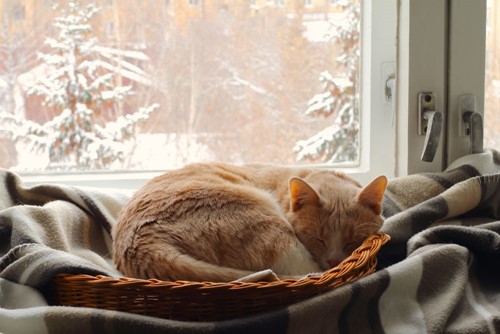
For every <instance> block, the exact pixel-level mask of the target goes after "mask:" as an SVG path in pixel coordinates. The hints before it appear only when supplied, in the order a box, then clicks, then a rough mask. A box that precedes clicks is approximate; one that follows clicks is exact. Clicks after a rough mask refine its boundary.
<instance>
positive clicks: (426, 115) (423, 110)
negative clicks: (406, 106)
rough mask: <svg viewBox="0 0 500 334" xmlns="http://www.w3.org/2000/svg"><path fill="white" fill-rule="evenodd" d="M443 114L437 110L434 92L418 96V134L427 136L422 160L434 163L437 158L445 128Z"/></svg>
mask: <svg viewBox="0 0 500 334" xmlns="http://www.w3.org/2000/svg"><path fill="white" fill-rule="evenodd" d="M443 118H444V117H443V112H442V111H437V110H436V98H435V96H434V94H433V93H432V92H422V93H419V94H418V134H419V135H421V136H424V135H425V141H424V150H423V151H422V156H421V157H420V159H421V160H422V161H426V162H432V161H433V160H434V157H435V156H436V152H437V148H438V146H439V140H440V138H441V132H442V128H443Z"/></svg>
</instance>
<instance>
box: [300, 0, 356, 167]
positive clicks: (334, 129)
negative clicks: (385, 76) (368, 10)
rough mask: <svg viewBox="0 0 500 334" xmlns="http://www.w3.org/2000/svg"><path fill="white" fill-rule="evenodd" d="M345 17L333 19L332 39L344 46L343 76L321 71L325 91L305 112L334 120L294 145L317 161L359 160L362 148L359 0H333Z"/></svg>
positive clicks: (341, 58) (304, 157) (340, 60)
mask: <svg viewBox="0 0 500 334" xmlns="http://www.w3.org/2000/svg"><path fill="white" fill-rule="evenodd" d="M332 5H334V6H337V7H340V8H341V9H342V10H343V12H344V13H345V20H344V21H342V22H340V23H339V22H333V23H332V34H331V35H330V40H332V41H333V42H335V43H337V44H338V45H339V47H340V56H339V57H338V58H337V62H338V65H339V68H340V69H341V70H342V73H341V75H340V76H333V75H332V74H330V73H329V72H328V71H324V72H322V73H321V75H320V78H319V79H320V81H321V83H322V92H321V93H319V94H316V95H315V96H314V97H313V98H312V99H311V100H310V101H309V103H308V108H307V110H306V112H305V114H306V115H307V116H311V117H321V116H324V117H329V118H333V119H334V122H333V124H332V125H330V126H329V127H327V128H325V129H323V130H322V131H320V132H319V133H317V134H315V135H314V136H312V137H310V138H308V139H305V140H300V141H298V142H297V143H296V145H295V147H294V149H293V150H294V152H295V153H296V154H297V159H298V160H308V161H313V162H329V163H331V162H337V163H338V162H351V161H357V159H358V154H359V153H358V152H359V106H358V89H357V87H358V84H357V83H358V74H359V56H360V48H359V41H360V38H359V37H360V34H359V23H360V3H359V0H333V1H332Z"/></svg>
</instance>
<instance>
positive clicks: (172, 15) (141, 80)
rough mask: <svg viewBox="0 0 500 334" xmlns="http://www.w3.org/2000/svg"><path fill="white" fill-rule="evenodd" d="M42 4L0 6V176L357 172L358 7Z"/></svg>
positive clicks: (342, 3) (174, 1)
mask: <svg viewBox="0 0 500 334" xmlns="http://www.w3.org/2000/svg"><path fill="white" fill-rule="evenodd" d="M56 3H57V2H56ZM52 4H53V2H49V1H29V0H9V1H4V2H1V3H0V15H1V20H0V21H1V22H2V24H1V26H0V167H4V168H13V169H15V170H19V171H33V170H34V171H46V170H51V171H81V170H89V169H126V170H138V169H140V170H143V169H148V170H151V169H166V168H174V167H179V166H181V165H183V164H185V163H188V162H193V161H202V160H220V161H227V162H234V163H242V162H254V161H259V162H272V163H280V164H297V163H308V164H309V163H348V164H351V165H353V166H355V165H356V164H358V162H359V161H358V160H359V131H360V129H359V108H358V106H359V99H358V91H359V89H358V82H359V80H358V74H359V71H358V70H359V55H360V50H359V18H360V5H359V0H351V1H346V0H332V1H303V0H289V1H275V2H274V1H267V0H255V1H246V0H240V1H216V0H212V1H210V0H198V1H185V0H170V1H160V0H158V1H132V0H129V1H124V0H120V1H117V0H113V1H111V0H102V1H93V2H91V1H84V0H81V1H79V2H78V3H72V2H69V1H62V0H61V1H59V3H58V5H57V6H55V7H53V5H52ZM20 8H22V10H19V9H20ZM19 13H21V14H19Z"/></svg>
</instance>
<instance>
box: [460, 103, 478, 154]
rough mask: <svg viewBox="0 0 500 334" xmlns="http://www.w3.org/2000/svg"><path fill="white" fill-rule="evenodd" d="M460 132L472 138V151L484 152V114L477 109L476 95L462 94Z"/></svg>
mask: <svg viewBox="0 0 500 334" xmlns="http://www.w3.org/2000/svg"><path fill="white" fill-rule="evenodd" d="M459 106H460V114H461V115H462V117H461V119H460V134H461V135H463V136H468V137H469V138H470V151H469V152H470V153H471V154H473V153H483V115H481V113H480V112H478V111H476V97H475V96H474V95H461V96H460V101H459Z"/></svg>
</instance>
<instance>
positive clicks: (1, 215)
mask: <svg viewBox="0 0 500 334" xmlns="http://www.w3.org/2000/svg"><path fill="white" fill-rule="evenodd" d="M130 195H131V193H130V192H126V191H118V190H109V189H91V188H83V187H71V186H63V185H49V184H42V185H38V186H35V187H31V188H29V187H25V186H24V185H23V182H22V179H21V178H20V177H19V176H18V175H16V174H15V173H12V172H10V171H6V170H0V333H27V332H29V333H67V332H70V331H78V332H79V333H96V332H108V333H133V332H137V330H139V329H140V330H141V331H147V332H148V333H160V332H161V333H169V332H171V333H226V332H243V333H244V332H255V331H258V332H261V333H267V332H269V333H279V332H289V333H304V332H308V333H325V332H330V333H337V332H338V333H422V332H429V333H442V332H449V333H491V332H495V331H500V284H499V283H498V282H500V262H499V260H498V259H500V154H499V153H498V152H497V151H495V150H488V151H486V152H485V153H482V154H477V155H470V156H467V157H463V158H461V159H459V160H457V161H455V162H454V163H453V164H451V165H450V167H449V168H448V169H447V170H445V171H444V172H442V173H423V174H416V175H410V176H406V177H399V178H394V179H392V180H390V181H389V185H388V188H387V192H386V195H385V197H384V202H383V215H384V216H385V217H386V221H385V223H384V226H383V227H382V232H384V233H387V234H389V235H390V236H391V241H390V242H389V243H388V244H387V245H386V246H384V247H383V248H382V249H381V251H380V253H379V256H378V258H379V270H378V271H377V272H375V273H374V274H372V275H369V276H367V277H365V278H362V279H360V280H357V281H355V282H353V283H351V284H347V285H345V286H341V287H339V288H336V289H334V290H332V291H330V292H327V293H324V294H322V295H320V296H317V297H314V298H310V299H308V300H305V301H303V302H300V303H297V304H294V305H290V306H289V307H287V308H285V309H282V310H277V311H274V312H269V313H264V314H259V315H254V316H249V317H247V318H242V319H234V320H230V321H222V322H212V323H194V322H177V321H170V320H164V319H155V318H149V317H145V316H139V315H134V314H127V313H122V312H117V311H103V310H98V309H88V308H69V307H60V306H49V305H48V303H47V300H46V298H44V296H43V295H42V294H41V292H46V290H45V288H46V287H47V285H48V283H50V281H51V279H52V278H53V277H54V276H55V275H56V274H58V273H62V272H66V273H78V274H90V275H97V274H103V275H107V276H114V277H117V276H120V273H119V272H118V271H117V270H116V268H115V266H114V264H113V261H112V259H111V236H110V231H111V228H112V226H113V224H114V223H115V219H116V216H117V214H118V211H119V210H120V208H121V207H122V205H123V204H124V203H125V202H126V201H127V200H128V198H129V197H130ZM21 296H22V297H21ZM45 297H47V296H45Z"/></svg>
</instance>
